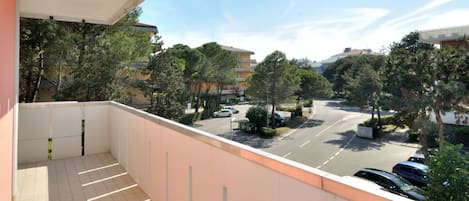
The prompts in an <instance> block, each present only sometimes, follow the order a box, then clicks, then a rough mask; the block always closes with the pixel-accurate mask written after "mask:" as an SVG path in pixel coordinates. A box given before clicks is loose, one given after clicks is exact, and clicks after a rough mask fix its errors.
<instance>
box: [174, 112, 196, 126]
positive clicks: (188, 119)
mask: <svg viewBox="0 0 469 201" xmlns="http://www.w3.org/2000/svg"><path fill="white" fill-rule="evenodd" d="M198 120H200V113H190V114H185V115H183V116H182V117H181V118H180V119H179V120H178V121H179V123H182V124H185V125H192V124H194V122H196V121H198Z"/></svg>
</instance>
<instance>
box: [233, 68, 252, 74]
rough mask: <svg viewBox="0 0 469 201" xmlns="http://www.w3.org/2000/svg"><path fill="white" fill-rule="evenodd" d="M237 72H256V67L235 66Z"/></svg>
mask: <svg viewBox="0 0 469 201" xmlns="http://www.w3.org/2000/svg"><path fill="white" fill-rule="evenodd" d="M235 72H237V73H243V72H250V73H252V72H254V68H235Z"/></svg>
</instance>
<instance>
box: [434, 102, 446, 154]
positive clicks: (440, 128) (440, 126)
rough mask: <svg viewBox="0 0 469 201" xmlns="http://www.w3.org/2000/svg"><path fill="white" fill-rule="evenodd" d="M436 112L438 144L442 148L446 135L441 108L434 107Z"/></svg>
mask: <svg viewBox="0 0 469 201" xmlns="http://www.w3.org/2000/svg"><path fill="white" fill-rule="evenodd" d="M433 111H434V113H435V119H436V127H437V128H438V144H439V145H440V149H441V148H442V146H443V141H444V140H445V136H444V124H443V120H442V119H441V114H440V112H441V111H440V110H439V109H434V110H433Z"/></svg>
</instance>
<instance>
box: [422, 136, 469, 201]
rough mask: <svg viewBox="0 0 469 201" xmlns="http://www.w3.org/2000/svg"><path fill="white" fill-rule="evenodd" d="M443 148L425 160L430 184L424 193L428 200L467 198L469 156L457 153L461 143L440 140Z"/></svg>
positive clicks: (468, 195)
mask: <svg viewBox="0 0 469 201" xmlns="http://www.w3.org/2000/svg"><path fill="white" fill-rule="evenodd" d="M442 143H443V148H442V149H440V150H438V151H437V152H436V153H435V155H433V156H432V157H430V158H429V160H427V162H426V165H428V168H429V171H428V178H429V179H430V184H429V185H428V186H427V187H426V189H425V190H426V191H425V193H424V195H425V199H426V200H429V201H436V200H448V201H453V200H454V201H456V200H458V201H459V200H461V201H467V200H469V188H468V187H469V177H468V176H467V175H468V174H469V173H468V172H469V156H468V155H467V154H466V155H464V154H459V153H458V151H459V150H460V149H461V145H458V146H453V145H450V144H448V143H445V142H442Z"/></svg>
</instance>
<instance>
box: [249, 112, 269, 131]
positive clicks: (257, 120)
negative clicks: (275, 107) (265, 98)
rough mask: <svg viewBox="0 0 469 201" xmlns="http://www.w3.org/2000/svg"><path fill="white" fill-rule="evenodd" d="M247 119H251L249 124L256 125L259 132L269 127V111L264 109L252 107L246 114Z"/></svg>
mask: <svg viewBox="0 0 469 201" xmlns="http://www.w3.org/2000/svg"><path fill="white" fill-rule="evenodd" d="M246 118H248V119H249V122H251V123H253V124H255V125H256V130H257V131H260V130H261V128H262V127H265V126H267V110H266V109H265V108H264V107H259V106H257V107H250V108H249V109H248V111H247V112H246Z"/></svg>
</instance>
